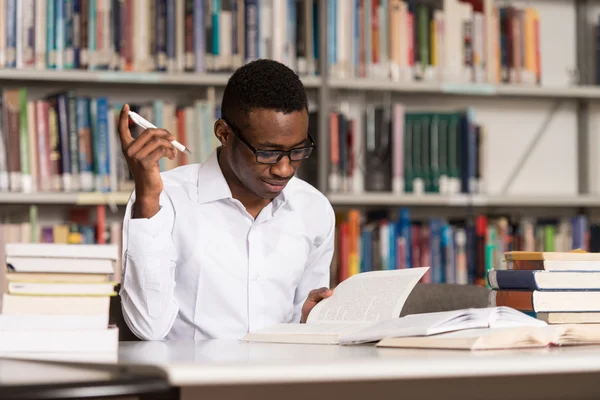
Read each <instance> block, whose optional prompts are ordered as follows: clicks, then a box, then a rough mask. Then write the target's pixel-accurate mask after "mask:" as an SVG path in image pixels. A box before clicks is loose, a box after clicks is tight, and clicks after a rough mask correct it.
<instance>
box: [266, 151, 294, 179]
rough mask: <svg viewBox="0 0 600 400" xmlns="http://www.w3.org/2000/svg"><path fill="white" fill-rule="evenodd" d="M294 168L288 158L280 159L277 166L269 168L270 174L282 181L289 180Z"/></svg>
mask: <svg viewBox="0 0 600 400" xmlns="http://www.w3.org/2000/svg"><path fill="white" fill-rule="evenodd" d="M294 171H295V168H294V167H293V166H292V163H291V161H290V158H289V157H288V156H284V157H281V160H279V162H277V164H273V166H272V167H271V173H272V174H273V175H276V176H278V177H280V178H282V179H284V178H285V179H289V178H291V177H292V176H293V175H294Z"/></svg>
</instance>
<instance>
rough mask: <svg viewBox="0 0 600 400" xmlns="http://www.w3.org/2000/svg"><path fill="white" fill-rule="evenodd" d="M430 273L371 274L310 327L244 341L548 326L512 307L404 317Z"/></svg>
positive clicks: (320, 310) (351, 340)
mask: <svg viewBox="0 0 600 400" xmlns="http://www.w3.org/2000/svg"><path fill="white" fill-rule="evenodd" d="M426 271H427V268H414V269H405V270H392V271H375V272H365V273H362V274H357V275H353V276H352V277H351V278H349V279H347V280H345V281H343V282H342V283H341V284H340V285H339V286H338V287H337V288H336V289H335V291H334V294H333V295H332V296H331V297H330V298H328V299H325V300H323V301H321V302H320V303H319V304H317V306H315V308H314V309H313V310H312V311H311V313H310V315H309V316H308V319H307V323H306V324H280V325H275V326H272V327H268V328H265V329H262V330H259V331H256V332H251V333H249V334H247V335H246V336H245V337H244V338H243V339H242V340H244V341H254V342H277V343H318V344H340V345H350V344H358V343H368V342H378V341H380V340H381V339H384V338H390V337H394V338H398V337H413V336H428V335H436V334H439V333H443V332H452V331H459V330H469V329H473V328H487V327H492V328H510V327H526V326H531V327H542V326H546V325H547V324H546V323H545V322H544V321H541V320H538V319H536V318H533V317H530V316H528V315H527V314H524V313H522V312H520V311H516V310H514V309H512V308H508V307H490V308H481V309H464V310H457V311H445V312H437V313H428V314H414V315H407V316H405V317H402V318H399V315H400V311H401V310H402V307H403V305H404V303H405V301H406V299H407V298H408V295H409V294H410V292H411V291H412V289H413V287H414V286H415V285H416V283H417V282H418V281H419V279H421V276H423V274H424V273H425V272H426Z"/></svg>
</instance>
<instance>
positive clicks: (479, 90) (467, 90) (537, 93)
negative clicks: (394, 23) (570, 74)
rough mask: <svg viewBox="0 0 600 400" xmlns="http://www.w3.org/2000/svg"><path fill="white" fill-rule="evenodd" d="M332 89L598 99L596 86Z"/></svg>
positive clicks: (355, 85) (371, 85) (385, 83)
mask: <svg viewBox="0 0 600 400" xmlns="http://www.w3.org/2000/svg"><path fill="white" fill-rule="evenodd" d="M328 85H329V87H330V88H332V89H341V90H370V91H382V92H383V91H388V92H394V93H437V94H445V95H458V96H488V97H529V98H536V97H537V98H568V99H600V86H592V85H587V86H572V87H540V86H531V85H490V84H475V83H473V84H469V83H467V84H450V83H436V82H406V83H404V82H395V81H391V80H387V79H364V78H357V79H329V82H328Z"/></svg>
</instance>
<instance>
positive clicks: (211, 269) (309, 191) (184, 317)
mask: <svg viewBox="0 0 600 400" xmlns="http://www.w3.org/2000/svg"><path fill="white" fill-rule="evenodd" d="M162 179H163V192H162V193H161V196H160V206H161V208H160V211H159V212H158V213H157V214H156V215H154V216H153V217H151V218H133V219H132V218H131V215H132V206H133V203H134V201H135V198H134V196H135V193H134V195H132V197H131V199H130V200H129V202H128V204H127V209H126V212H125V218H124V221H123V275H122V286H121V292H120V295H121V304H122V309H123V314H124V318H125V321H126V322H127V325H128V326H129V328H130V329H131V330H132V332H133V333H134V334H135V335H136V336H138V337H140V338H142V339H145V340H160V339H176V340H177V339H196V340H199V339H205V338H240V337H242V336H243V335H245V334H246V333H247V332H249V331H252V330H256V329H260V328H263V327H266V326H269V325H272V324H276V323H284V322H299V321H300V317H301V308H302V304H303V303H304V300H305V299H306V297H307V295H308V293H309V292H310V291H311V290H312V289H317V288H320V287H323V286H329V274H330V264H331V259H332V257H333V248H334V234H335V214H334V212H333V209H332V207H331V204H330V203H329V201H328V200H327V198H326V197H325V196H324V195H323V194H322V193H320V192H319V191H318V190H316V189H315V188H314V187H312V186H311V185H309V184H308V183H306V182H304V181H302V180H300V179H298V178H295V177H294V178H292V179H291V180H290V181H289V183H288V185H287V186H286V188H285V189H284V190H283V191H282V192H281V193H280V194H279V195H278V196H277V197H276V198H275V199H274V200H273V201H272V202H271V203H269V205H267V206H266V207H265V208H264V209H263V210H262V211H261V212H260V214H259V215H258V216H257V218H256V219H254V218H252V216H251V215H250V214H248V212H247V211H246V209H245V208H244V206H243V205H242V203H240V202H239V201H238V200H236V199H234V198H232V197H231V191H230V189H229V186H228V185H227V183H226V181H225V178H224V177H223V174H222V172H221V169H220V167H219V164H218V161H217V151H216V150H215V151H214V152H213V153H212V154H211V155H210V157H209V158H208V159H207V160H206V161H205V162H204V163H202V164H192V165H187V166H182V167H178V168H176V169H173V170H171V171H167V172H163V173H162Z"/></svg>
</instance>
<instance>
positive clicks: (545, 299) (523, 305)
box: [489, 290, 600, 313]
mask: <svg viewBox="0 0 600 400" xmlns="http://www.w3.org/2000/svg"><path fill="white" fill-rule="evenodd" d="M489 305H490V306H492V307H495V306H497V307H500V306H505V307H511V308H514V309H516V310H519V311H527V312H535V313H542V312H546V313H552V312H600V291H595V290H584V291H576V290H568V291H558V290H549V291H545V290H544V291H541V290H492V291H490V298H489Z"/></svg>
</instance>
